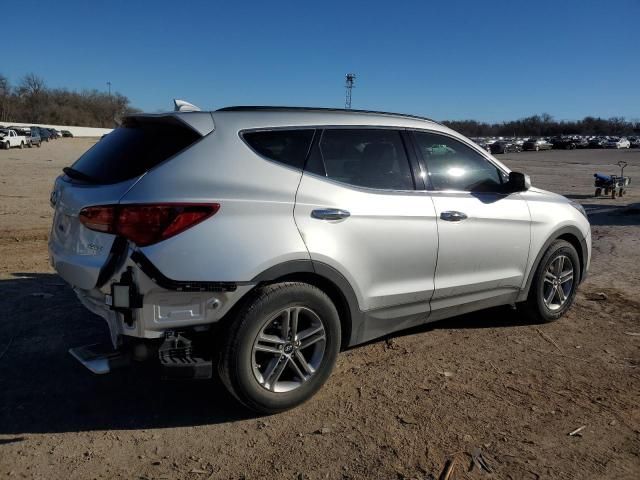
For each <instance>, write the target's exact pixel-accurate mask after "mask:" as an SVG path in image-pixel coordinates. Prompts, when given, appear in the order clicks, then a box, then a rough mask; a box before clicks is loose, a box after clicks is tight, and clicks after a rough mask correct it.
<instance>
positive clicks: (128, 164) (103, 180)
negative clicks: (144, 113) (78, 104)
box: [72, 117, 201, 184]
mask: <svg viewBox="0 0 640 480" xmlns="http://www.w3.org/2000/svg"><path fill="white" fill-rule="evenodd" d="M199 138H201V136H200V135H199V134H198V133H197V132H195V131H194V130H192V129H191V128H189V127H187V126H186V125H184V124H183V123H182V122H180V121H179V120H177V119H175V118H171V117H164V118H157V119H156V118H151V119H144V120H138V119H127V120H126V121H125V122H124V123H123V124H122V126H120V127H119V128H116V129H115V130H114V131H112V132H111V133H109V134H107V135H106V136H104V137H103V138H102V139H100V141H99V142H98V143H96V144H95V145H94V146H93V147H92V148H91V149H89V150H88V151H87V152H86V153H85V154H84V155H82V156H81V157H80V158H79V159H78V160H77V161H76V163H74V164H73V165H72V168H73V170H77V171H79V172H81V173H82V174H84V176H85V177H86V178H88V179H91V183H99V184H109V183H118V182H122V181H124V180H128V179H130V178H134V177H137V176H139V175H141V174H143V173H144V172H146V171H147V170H150V169H151V168H153V167H155V166H156V165H158V164H159V163H161V162H163V161H164V160H166V159H168V158H170V157H172V156H173V155H175V154H176V153H178V152H180V151H181V150H184V149H185V148H187V147H188V146H189V145H192V144H193V143H195V142H196V141H197V140H198V139H199Z"/></svg>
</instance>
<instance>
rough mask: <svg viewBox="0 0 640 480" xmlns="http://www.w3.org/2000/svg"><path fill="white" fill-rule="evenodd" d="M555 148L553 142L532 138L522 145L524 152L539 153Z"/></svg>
mask: <svg viewBox="0 0 640 480" xmlns="http://www.w3.org/2000/svg"><path fill="white" fill-rule="evenodd" d="M552 148H553V144H551V142H548V141H546V140H545V139H544V138H538V139H535V138H530V139H529V140H527V141H526V142H524V143H523V144H522V150H525V151H536V152H537V151H539V150H551V149H552Z"/></svg>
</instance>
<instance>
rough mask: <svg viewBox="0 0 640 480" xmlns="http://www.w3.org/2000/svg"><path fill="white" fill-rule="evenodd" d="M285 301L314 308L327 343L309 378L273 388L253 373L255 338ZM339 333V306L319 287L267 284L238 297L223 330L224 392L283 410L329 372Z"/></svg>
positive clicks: (260, 408)
mask: <svg viewBox="0 0 640 480" xmlns="http://www.w3.org/2000/svg"><path fill="white" fill-rule="evenodd" d="M289 307H304V308H307V309H309V310H311V311H312V312H314V313H315V314H316V315H317V316H318V317H319V319H320V321H321V322H322V326H323V327H324V333H325V337H326V343H325V346H324V352H323V356H322V359H321V361H320V364H319V365H318V367H317V368H316V370H315V372H314V373H313V375H312V376H311V377H310V378H309V379H308V380H306V381H305V382H302V384H301V385H299V386H298V387H297V388H295V389H294V390H291V391H287V392H273V391H270V390H268V389H267V388H266V387H264V386H263V385H262V384H261V383H260V382H259V381H258V379H257V378H256V375H255V374H254V363H253V362H254V354H253V347H254V341H255V340H256V338H257V336H258V334H259V332H260V331H261V329H262V328H263V327H264V326H265V325H266V324H268V323H270V322H271V319H272V318H273V316H274V315H275V314H277V313H278V312H279V311H281V310H283V309H285V308H289ZM340 337H341V328H340V319H339V317H338V312H337V310H336V308H335V305H334V304H333V303H332V301H331V300H330V299H329V297H328V296H327V295H326V294H325V293H324V292H323V291H322V290H320V289H319V288H317V287H314V286H312V285H309V284H306V283H300V282H285V283H278V284H273V285H267V286H265V287H262V288H259V289H258V290H257V291H256V292H255V293H254V294H252V295H251V296H250V297H249V298H248V299H247V300H246V301H244V302H243V304H242V305H241V306H240V307H239V309H238V311H237V313H236V316H235V318H234V320H233V321H232V323H231V324H230V325H229V326H228V328H227V330H226V332H224V339H223V340H222V342H223V344H222V345H221V347H220V358H219V363H218V372H219V374H220V378H221V380H222V382H223V384H224V385H225V386H226V387H227V389H228V390H229V392H230V393H231V394H232V395H233V396H235V397H236V398H237V399H238V400H239V401H240V402H241V403H242V404H244V405H245V406H246V407H247V408H250V409H251V410H254V411H256V412H259V413H265V414H272V413H277V412H281V411H284V410H288V409H290V408H293V407H295V406H297V405H300V404H301V403H303V402H305V401H306V400H308V399H309V398H311V397H312V396H313V395H314V394H315V393H316V392H317V391H318V390H319V389H320V388H321V387H322V385H323V384H324V383H325V381H326V380H327V378H329V375H330V374H331V371H332V370H333V367H334V365H335V362H336V358H337V356H338V352H339V351H340V345H341V338H340ZM280 358H283V357H282V356H281V357H280ZM288 365H289V364H288ZM256 368H257V366H256ZM285 368H286V367H285Z"/></svg>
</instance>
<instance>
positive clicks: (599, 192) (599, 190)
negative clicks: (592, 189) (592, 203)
mask: <svg viewBox="0 0 640 480" xmlns="http://www.w3.org/2000/svg"><path fill="white" fill-rule="evenodd" d="M601 193H602V190H601V189H599V188H596V193H595V195H594V196H596V197H599V196H600V194H601Z"/></svg>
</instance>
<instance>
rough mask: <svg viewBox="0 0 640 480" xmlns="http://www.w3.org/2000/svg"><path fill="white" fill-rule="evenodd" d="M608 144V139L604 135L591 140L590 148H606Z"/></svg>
mask: <svg viewBox="0 0 640 480" xmlns="http://www.w3.org/2000/svg"><path fill="white" fill-rule="evenodd" d="M606 144H607V139H606V138H603V137H595V138H592V139H591V140H589V148H604V147H605V146H606Z"/></svg>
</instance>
